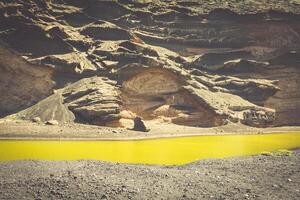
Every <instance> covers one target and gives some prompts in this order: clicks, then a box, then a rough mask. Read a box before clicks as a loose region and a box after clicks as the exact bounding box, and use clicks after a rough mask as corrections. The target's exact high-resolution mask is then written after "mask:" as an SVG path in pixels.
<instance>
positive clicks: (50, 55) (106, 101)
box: [0, 0, 300, 127]
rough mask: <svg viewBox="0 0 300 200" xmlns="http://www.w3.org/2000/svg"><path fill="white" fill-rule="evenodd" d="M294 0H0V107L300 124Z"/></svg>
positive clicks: (194, 121) (107, 116)
mask: <svg viewBox="0 0 300 200" xmlns="http://www.w3.org/2000/svg"><path fill="white" fill-rule="evenodd" d="M299 14H300V4H299V2H298V1H237V0H231V1H224V2H223V1H222V2H209V1H154V2H152V1H138V0H137V1H135V0H119V1H102V0H47V1H46V0H33V1H25V0H13V1H9V2H5V1H0V93H1V99H0V116H2V117H5V116H7V117H8V118H22V119H27V120H31V119H33V118H34V117H40V118H41V119H42V120H43V121H47V120H51V119H55V120H58V121H60V122H66V123H69V122H74V121H75V122H79V123H89V124H96V125H106V126H126V120H127V121H128V120H132V119H134V118H135V117H136V116H141V117H143V118H144V119H145V120H152V119H158V118H160V119H163V120H165V121H167V122H170V123H176V124H181V125H188V126H202V127H212V126H220V125H223V124H226V123H228V122H229V121H230V122H234V123H237V122H240V123H243V124H246V125H249V126H257V127H268V126H280V125H299V124H300V90H299V89H298V88H299V86H300V83H299V80H300V79H299V78H300V77H299V76H300V66H299V65H300V55H299V49H300V36H299V34H300V23H299V20H300V15H299Z"/></svg>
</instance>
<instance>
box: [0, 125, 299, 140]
mask: <svg viewBox="0 0 300 200" xmlns="http://www.w3.org/2000/svg"><path fill="white" fill-rule="evenodd" d="M147 123H148V126H149V127H151V128H152V129H151V131H150V132H139V131H133V130H128V129H125V128H111V127H102V126H94V125H85V124H75V123H72V124H71V123H70V124H60V125H45V124H37V123H32V122H29V121H4V122H3V121H2V122H1V123H0V140H37V141H38V140H40V141H41V140H48V141H130V140H132V141H137V140H155V139H168V138H178V137H197V136H232V135H256V134H276V133H300V126H285V127H272V128H255V127H249V126H245V125H241V124H227V125H225V126H219V127H211V128H202V127H188V126H180V125H175V124H166V123H158V122H156V121H154V122H153V121H152V122H147Z"/></svg>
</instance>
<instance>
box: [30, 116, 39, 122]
mask: <svg viewBox="0 0 300 200" xmlns="http://www.w3.org/2000/svg"><path fill="white" fill-rule="evenodd" d="M40 121H41V118H39V117H34V118H33V119H32V122H40Z"/></svg>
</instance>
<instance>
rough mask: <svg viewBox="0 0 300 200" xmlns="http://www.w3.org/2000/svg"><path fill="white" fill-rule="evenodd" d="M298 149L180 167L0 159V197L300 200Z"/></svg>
mask: <svg viewBox="0 0 300 200" xmlns="http://www.w3.org/2000/svg"><path fill="white" fill-rule="evenodd" d="M299 190H300V152H299V151H298V152H294V153H293V155H292V156H254V157H242V158H230V159H215V160H202V161H198V162H195V163H191V164H188V165H184V166H155V165H148V166H147V165H132V164H114V163H108V162H101V161H87V160H82V161H32V160H26V161H11V162H2V163H0V199H5V200H8V199H263V200H266V199H270V200H271V199H272V200H276V199H300V191H299Z"/></svg>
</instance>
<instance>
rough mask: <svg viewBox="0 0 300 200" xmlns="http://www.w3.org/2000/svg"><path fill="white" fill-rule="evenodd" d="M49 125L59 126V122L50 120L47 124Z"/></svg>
mask: <svg viewBox="0 0 300 200" xmlns="http://www.w3.org/2000/svg"><path fill="white" fill-rule="evenodd" d="M46 124H47V125H58V121H56V120H49V121H47V122H46Z"/></svg>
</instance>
